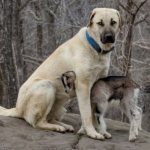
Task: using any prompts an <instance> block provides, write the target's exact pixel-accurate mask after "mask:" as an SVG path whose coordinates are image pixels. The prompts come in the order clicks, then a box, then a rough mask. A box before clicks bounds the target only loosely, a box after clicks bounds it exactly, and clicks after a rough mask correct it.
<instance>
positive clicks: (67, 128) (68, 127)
mask: <svg viewBox="0 0 150 150" xmlns="http://www.w3.org/2000/svg"><path fill="white" fill-rule="evenodd" d="M52 123H54V124H57V125H61V126H63V127H64V128H65V129H66V130H67V131H70V132H73V131H74V128H73V126H71V125H68V124H65V123H63V122H60V121H57V120H53V121H52Z"/></svg>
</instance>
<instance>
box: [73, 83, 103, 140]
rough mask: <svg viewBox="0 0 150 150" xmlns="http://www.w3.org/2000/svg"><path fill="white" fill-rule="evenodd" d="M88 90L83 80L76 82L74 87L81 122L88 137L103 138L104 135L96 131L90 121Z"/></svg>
mask: <svg viewBox="0 0 150 150" xmlns="http://www.w3.org/2000/svg"><path fill="white" fill-rule="evenodd" d="M90 90H91V89H90V86H89V85H88V84H86V83H85V82H84V83H83V82H78V85H77V87H76V93H77V98H78V104H79V109H80V114H81V119H82V124H83V127H84V128H85V131H86V133H87V135H88V136H89V137H91V138H94V139H100V140H103V139H104V136H103V135H101V134H100V133H98V132H96V130H95V128H94V126H93V123H92V112H91V102H90Z"/></svg>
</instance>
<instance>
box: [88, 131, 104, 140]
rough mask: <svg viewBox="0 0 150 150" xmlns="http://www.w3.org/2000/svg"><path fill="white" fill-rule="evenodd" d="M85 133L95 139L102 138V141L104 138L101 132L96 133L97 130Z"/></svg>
mask: <svg viewBox="0 0 150 150" xmlns="http://www.w3.org/2000/svg"><path fill="white" fill-rule="evenodd" d="M87 135H88V136H89V137H90V138H92V139H97V140H102V141H103V140H105V137H104V136H103V135H102V134H100V133H97V132H95V133H88V134H87Z"/></svg>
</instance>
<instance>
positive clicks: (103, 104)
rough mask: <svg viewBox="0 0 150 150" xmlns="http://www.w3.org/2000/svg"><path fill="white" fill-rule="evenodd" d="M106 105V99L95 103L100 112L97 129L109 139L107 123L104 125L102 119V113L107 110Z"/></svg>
mask: <svg viewBox="0 0 150 150" xmlns="http://www.w3.org/2000/svg"><path fill="white" fill-rule="evenodd" d="M107 106H108V102H107V101H104V102H101V103H98V104H97V107H98V109H99V112H100V115H99V118H98V119H99V123H100V125H99V127H98V130H99V132H100V133H101V134H102V135H103V136H104V137H105V138H107V139H110V138H112V136H111V134H110V133H109V132H107V125H106V122H105V120H104V115H105V112H106V110H107Z"/></svg>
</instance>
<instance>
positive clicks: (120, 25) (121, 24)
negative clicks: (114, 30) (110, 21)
mask: <svg viewBox="0 0 150 150" xmlns="http://www.w3.org/2000/svg"><path fill="white" fill-rule="evenodd" d="M117 15H118V18H119V28H120V30H121V28H122V26H123V20H122V17H121V15H120V13H119V11H117Z"/></svg>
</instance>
